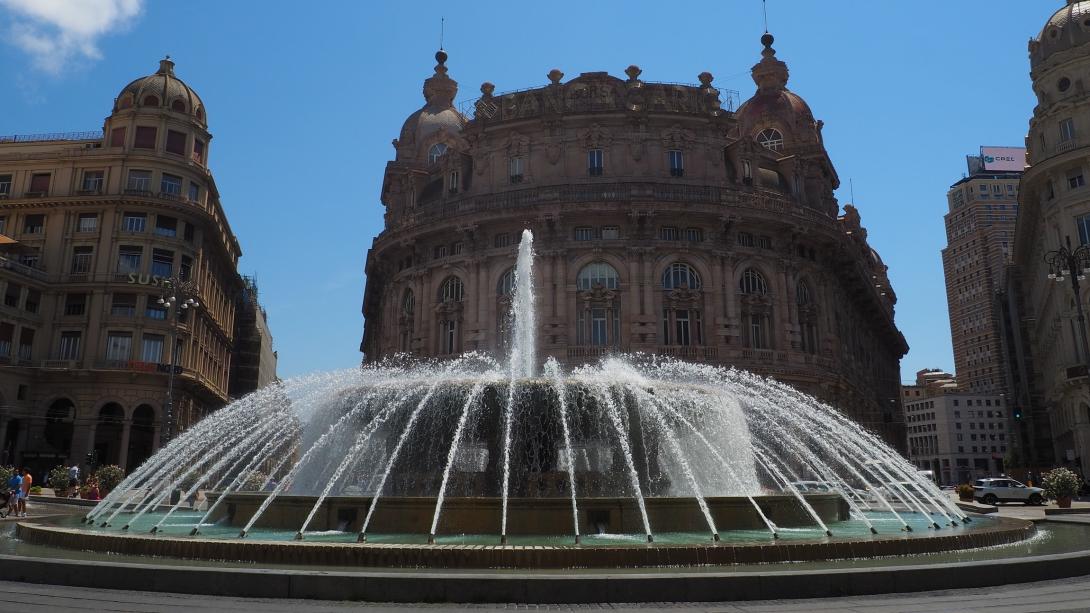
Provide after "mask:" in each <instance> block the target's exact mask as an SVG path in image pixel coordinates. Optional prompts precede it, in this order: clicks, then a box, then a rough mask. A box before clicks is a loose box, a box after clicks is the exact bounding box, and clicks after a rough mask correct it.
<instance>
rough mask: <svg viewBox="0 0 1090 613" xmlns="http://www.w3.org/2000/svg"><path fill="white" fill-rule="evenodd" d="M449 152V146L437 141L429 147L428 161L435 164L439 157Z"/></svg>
mask: <svg viewBox="0 0 1090 613" xmlns="http://www.w3.org/2000/svg"><path fill="white" fill-rule="evenodd" d="M446 152H447V146H446V145H445V144H443V143H435V144H434V145H432V146H431V149H428V163H429V164H434V163H436V162H438V161H439V158H441V157H443V154H444V153H446Z"/></svg>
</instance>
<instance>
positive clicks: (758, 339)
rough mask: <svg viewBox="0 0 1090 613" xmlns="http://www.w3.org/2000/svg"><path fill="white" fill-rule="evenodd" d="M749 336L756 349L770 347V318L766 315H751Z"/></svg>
mask: <svg viewBox="0 0 1090 613" xmlns="http://www.w3.org/2000/svg"><path fill="white" fill-rule="evenodd" d="M749 338H750V341H751V342H752V346H753V348H754V349H768V348H769V346H768V319H767V318H766V317H765V316H764V315H758V314H753V315H750V316H749Z"/></svg>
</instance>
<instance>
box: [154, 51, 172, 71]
mask: <svg viewBox="0 0 1090 613" xmlns="http://www.w3.org/2000/svg"><path fill="white" fill-rule="evenodd" d="M157 74H174V61H173V60H171V59H170V55H169V54H168V55H167V56H166V57H164V58H163V59H161V60H159V70H158V73H157Z"/></svg>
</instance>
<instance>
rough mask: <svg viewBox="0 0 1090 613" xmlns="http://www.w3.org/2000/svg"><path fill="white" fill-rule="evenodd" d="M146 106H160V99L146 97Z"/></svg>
mask: <svg viewBox="0 0 1090 613" xmlns="http://www.w3.org/2000/svg"><path fill="white" fill-rule="evenodd" d="M144 106H159V98H157V97H155V96H144Z"/></svg>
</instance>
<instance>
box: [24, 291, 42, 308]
mask: <svg viewBox="0 0 1090 613" xmlns="http://www.w3.org/2000/svg"><path fill="white" fill-rule="evenodd" d="M41 302H42V293H41V292H39V291H38V290H36V289H27V291H26V302H24V303H23V310H24V311H26V312H28V313H37V312H38V305H39V304H41Z"/></svg>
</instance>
